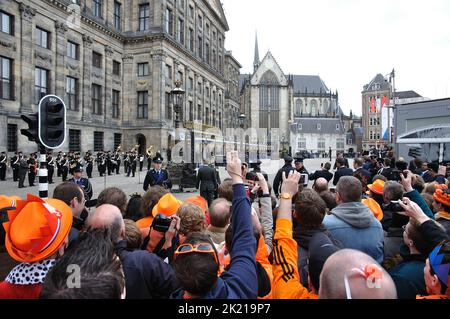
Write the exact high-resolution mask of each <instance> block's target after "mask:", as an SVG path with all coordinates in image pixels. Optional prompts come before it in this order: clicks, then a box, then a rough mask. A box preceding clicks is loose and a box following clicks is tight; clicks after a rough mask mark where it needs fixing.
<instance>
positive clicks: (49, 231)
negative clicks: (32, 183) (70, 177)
mask: <svg viewBox="0 0 450 319" xmlns="http://www.w3.org/2000/svg"><path fill="white" fill-rule="evenodd" d="M8 218H9V221H8V222H6V223H3V227H4V228H5V231H6V238H5V246H6V249H7V251H8V254H9V255H10V256H11V257H12V258H13V259H15V260H16V261H19V262H26V263H32V262H36V261H40V260H44V259H46V258H48V257H50V256H51V255H53V254H54V253H55V252H56V251H57V250H58V249H59V248H60V247H61V246H62V245H63V244H64V242H65V241H66V238H67V236H68V235H69V231H70V228H71V227H72V210H71V209H70V207H69V206H67V205H66V204H65V203H64V202H63V201H60V200H58V199H47V200H45V201H44V200H42V199H40V198H39V197H36V196H33V195H30V194H28V196H27V200H19V201H18V202H17V208H16V209H15V210H12V211H9V212H8Z"/></svg>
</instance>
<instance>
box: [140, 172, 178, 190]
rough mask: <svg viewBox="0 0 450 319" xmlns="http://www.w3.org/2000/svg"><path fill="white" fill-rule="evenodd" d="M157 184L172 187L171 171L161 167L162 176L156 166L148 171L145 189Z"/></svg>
mask: <svg viewBox="0 0 450 319" xmlns="http://www.w3.org/2000/svg"><path fill="white" fill-rule="evenodd" d="M155 185H159V186H162V187H165V188H167V189H171V188H172V181H171V180H170V176H169V172H168V171H167V170H165V169H161V175H160V176H158V173H157V172H156V170H155V169H154V168H152V169H151V170H149V171H148V172H147V175H145V180H144V191H147V190H148V188H149V186H150V187H153V186H155Z"/></svg>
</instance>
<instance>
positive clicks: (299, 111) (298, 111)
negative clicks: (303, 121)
mask: <svg viewBox="0 0 450 319" xmlns="http://www.w3.org/2000/svg"><path fill="white" fill-rule="evenodd" d="M302 109H303V102H302V100H300V99H298V100H297V101H295V111H294V113H295V115H296V116H299V115H301V114H302Z"/></svg>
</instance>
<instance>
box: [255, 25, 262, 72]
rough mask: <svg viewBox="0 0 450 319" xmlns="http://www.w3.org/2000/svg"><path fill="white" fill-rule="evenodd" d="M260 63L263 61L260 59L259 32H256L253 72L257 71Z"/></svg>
mask: <svg viewBox="0 0 450 319" xmlns="http://www.w3.org/2000/svg"><path fill="white" fill-rule="evenodd" d="M260 63H261V62H260V61H259V47H258V33H256V34H255V58H254V60H253V73H255V72H256V70H257V69H258V67H259V64H260Z"/></svg>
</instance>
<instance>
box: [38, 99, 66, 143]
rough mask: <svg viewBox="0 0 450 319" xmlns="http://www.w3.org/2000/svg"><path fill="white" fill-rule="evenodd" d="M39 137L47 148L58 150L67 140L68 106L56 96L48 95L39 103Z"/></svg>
mask: <svg viewBox="0 0 450 319" xmlns="http://www.w3.org/2000/svg"><path fill="white" fill-rule="evenodd" d="M38 114H39V121H38V137H39V142H40V143H41V144H42V145H43V146H45V147H46V148H50V149H56V148H59V147H61V146H62V145H63V144H64V141H65V139H66V105H65V104H64V102H63V100H62V99H61V98H59V97H57V96H55V95H47V96H45V97H44V98H42V100H41V101H40V102H39V112H38Z"/></svg>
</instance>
